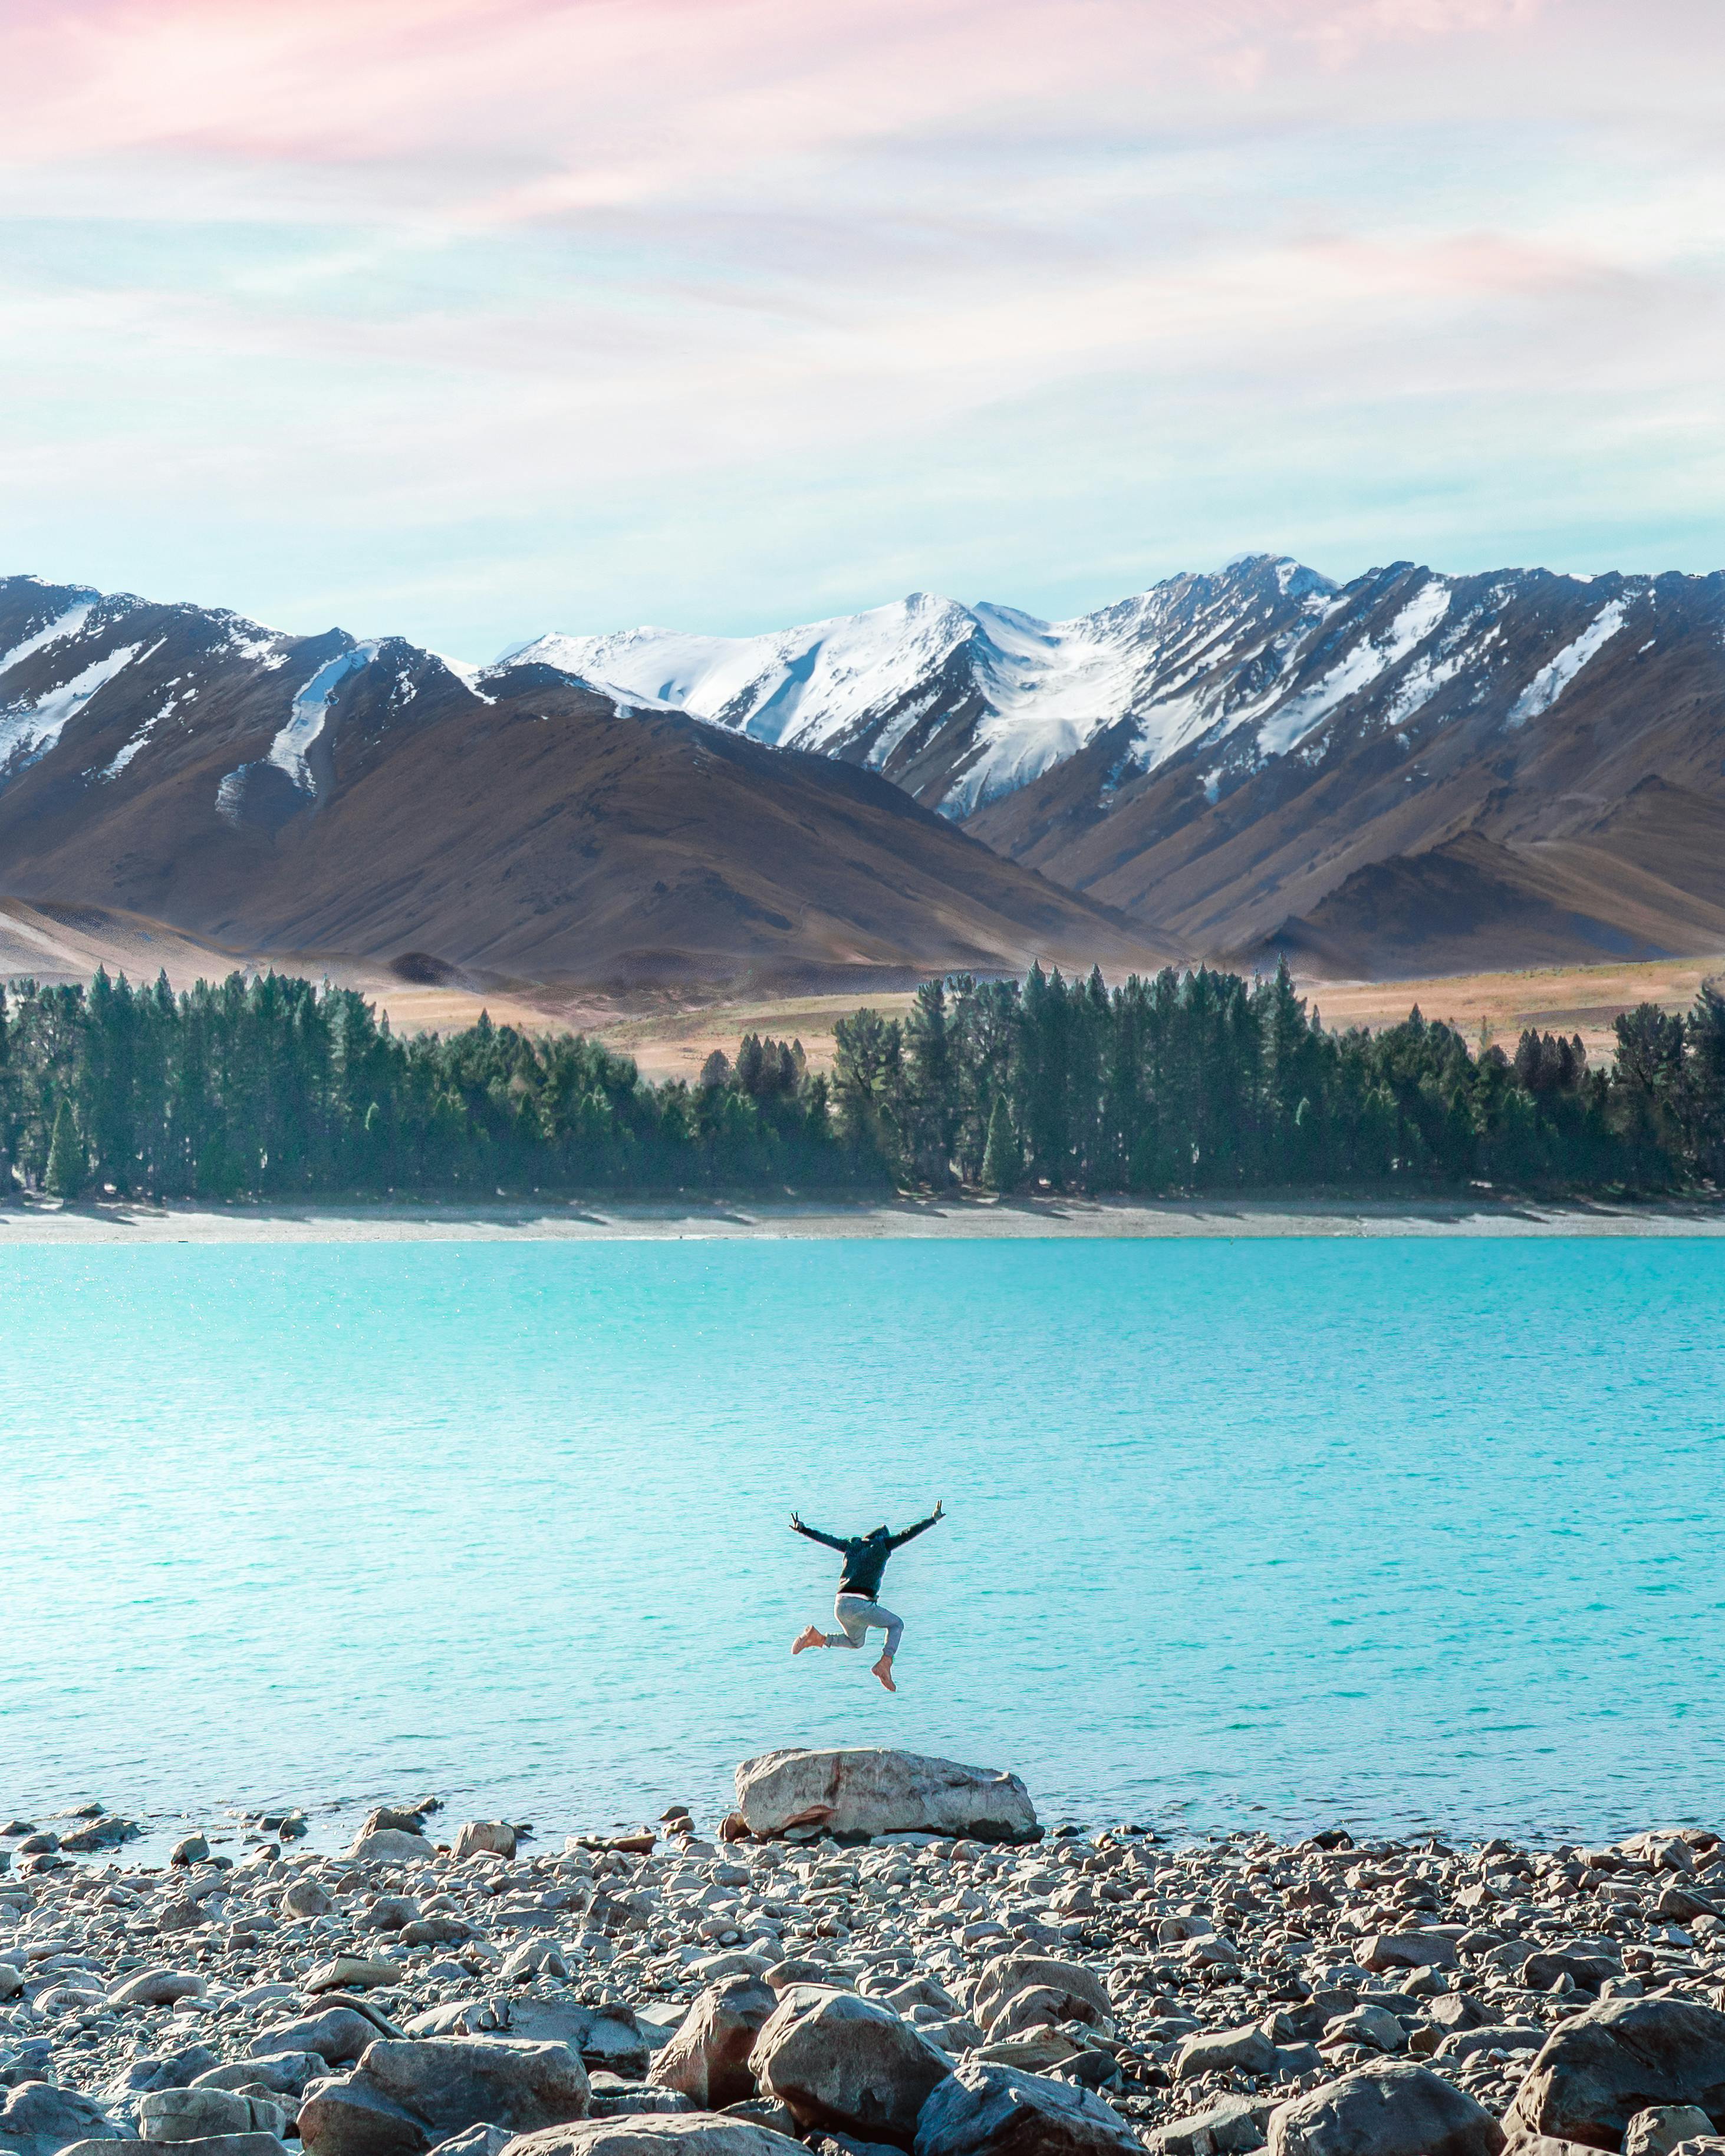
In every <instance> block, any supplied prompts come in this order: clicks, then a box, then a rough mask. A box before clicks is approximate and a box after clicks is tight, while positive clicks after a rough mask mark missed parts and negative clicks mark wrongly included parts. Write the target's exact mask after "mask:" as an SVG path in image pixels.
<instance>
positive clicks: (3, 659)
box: [0, 592, 100, 674]
mask: <svg viewBox="0 0 1725 2156" xmlns="http://www.w3.org/2000/svg"><path fill="white" fill-rule="evenodd" d="M99 599H100V593H95V592H92V593H90V598H89V600H88V601H87V602H81V603H80V604H79V605H77V606H74V607H68V608H67V609H66V611H65V612H64V613H63V614H61V615H60V616H59V618H58V619H56V620H54V621H50V622H49V624H47V626H46V627H45V628H43V629H38V630H36V632H35V633H34V634H33V635H31V636H27V637H26V638H25V639H23V643H22V644H13V647H12V649H11V650H10V651H0V674H6V673H9V672H10V671H11V670H12V669H13V667H14V666H18V665H22V664H23V661H24V660H26V659H28V658H29V657H31V655H32V654H33V653H35V652H38V651H45V650H46V649H47V648H48V646H49V644H64V642H65V641H66V639H68V638H69V637H73V636H76V635H77V634H78V633H79V631H80V629H82V628H83V627H84V624H85V622H87V621H88V620H89V619H90V615H91V614H92V613H94V612H95V608H96V605H97V603H98V602H99Z"/></svg>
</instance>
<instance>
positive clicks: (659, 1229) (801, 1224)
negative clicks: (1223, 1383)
mask: <svg viewBox="0 0 1725 2156" xmlns="http://www.w3.org/2000/svg"><path fill="white" fill-rule="evenodd" d="M1289 1235H1296V1236H1297V1235H1309V1236H1360V1237H1372V1236H1440V1237H1442V1236H1458V1235H1460V1236H1526V1235H1538V1236H1553V1235H1589V1236H1591V1235H1648V1236H1672V1235H1699V1236H1716V1235H1725V1202H1721V1201H1717V1200H1708V1199H1672V1200H1669V1201H1666V1202H1646V1203H1642V1204H1632V1203H1630V1202H1628V1201H1623V1202H1616V1203H1614V1202H1594V1203H1587V1202H1574V1203H1565V1202H1561V1201H1557V1200H1535V1199H1508V1198H1506V1199H1493V1198H1491V1197H1488V1196H1481V1197H1478V1198H1466V1199H1462V1198H1455V1199H1448V1198H1444V1199H1440V1198H1434V1199H1428V1200H1414V1201H1409V1200H1392V1199H1383V1200H1374V1201H1362V1200H1358V1199H1353V1200H1348V1199H1335V1198H1327V1197H1323V1196H1316V1197H1308V1198H1301V1197H1297V1196H1290V1197H1286V1198H1252V1199H1245V1198H1240V1199H1230V1198H1224V1197H1212V1198H1193V1199H1143V1200H1137V1199H1118V1198H1106V1197H1104V1198H1067V1197H1061V1198H1052V1197H1051V1198H1045V1199H1023V1198H1014V1199H988V1198H973V1197H968V1196H967V1197H958V1196H956V1195H954V1196H950V1197H943V1198H926V1199H917V1198H899V1199H876V1200H873V1201H858V1202H847V1201H846V1200H844V1199H812V1198H811V1199H784V1200H783V1201H782V1202H780V1203H778V1204H762V1203H759V1202H757V1201H752V1200H743V1199H738V1200H735V1201H732V1200H727V1199H722V1198H718V1199H709V1198H701V1199H653V1200H648V1199H638V1200H631V1201H614V1200H611V1199H596V1200H588V1199H541V1198H533V1199H496V1200H495V1201H494V1202H492V1203H490V1204H478V1203H447V1204H440V1203H436V1202H433V1201H426V1202H423V1203H422V1202H414V1201H412V1200H396V1201H392V1202H388V1203H382V1204H377V1203H371V1202H367V1201H365V1200H361V1199H355V1200H353V1201H352V1202H351V1203H348V1204H330V1203H318V1204H311V1203H308V1204H284V1203H274V1204H231V1205H203V1204H170V1205H154V1204H145V1203H141V1202H135V1201H132V1200H130V1199H115V1200H113V1201H111V1202H109V1203H106V1204H100V1203H98V1204H90V1203H89V1202H88V1201H80V1203H78V1204H69V1205H60V1204H55V1203H54V1201H53V1200H52V1199H48V1200H42V1201H37V1200H22V1201H15V1202H14V1203H13V1204H9V1205H5V1206H0V1249H3V1248H6V1247H8V1246H11V1247H14V1248H15V1247H18V1246H19V1245H44V1244H66V1243H388V1242H491V1241H504V1242H534V1241H550V1242H556V1241H570V1242H583V1241H593V1240H615V1241H634V1240H647V1241H658V1240H670V1241H675V1240H679V1239H682V1238H691V1239H696V1240H700V1239H708V1238H711V1239H714V1240H737V1239H740V1238H765V1239H769V1240H770V1239H791V1240H808V1241H811V1242H823V1241H835V1240H860V1241H880V1240H891V1239H894V1238H904V1239H907V1240H940V1239H952V1238H957V1239H963V1238H971V1237H976V1238H994V1237H999V1238H1024V1237H1050V1238H1052V1237H1079V1238H1090V1237H1101V1238H1109V1237H1128V1238H1130V1237H1147V1238H1168V1239H1177V1238H1183V1237H1214V1238H1230V1237H1262V1236H1289Z"/></svg>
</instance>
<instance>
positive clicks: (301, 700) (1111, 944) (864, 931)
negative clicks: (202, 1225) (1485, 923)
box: [0, 578, 1177, 987]
mask: <svg viewBox="0 0 1725 2156" xmlns="http://www.w3.org/2000/svg"><path fill="white" fill-rule="evenodd" d="M0 890H3V891H5V893H6V894H7V895H8V896H13V897H17V898H20V899H28V900H45V899H56V900H62V901H64V900H73V899H75V900H78V901H85V902H88V903H90V904H92V905H100V906H109V907H114V908H118V909H121V910H124V911H128V912H131V913H135V914H137V915H140V916H145V917H147V918H149V919H151V920H156V921H162V922H165V923H167V925H169V926H170V927H175V928H177V929H180V930H182V931H184V932H189V933H195V934H197V935H198V936H201V937H208V938H211V939H213V941H215V942H218V943H223V944H233V945H235V946H241V947H245V948H247V949H249V950H252V951H256V952H268V951H270V950H289V951H295V952H298V951H305V950H321V951H326V952H332V953H349V954H352V955H354V956H357V957H370V958H376V959H382V960H386V961H387V960H388V959H389V958H391V957H393V956H396V955H398V954H401V953H403V952H415V953H417V954H419V956H420V957H428V956H429V957H430V958H432V959H433V960H435V961H437V962H440V963H447V964H450V965H454V966H457V967H459V968H462V969H463V970H465V972H467V973H470V974H471V975H473V976H474V977H475V978H480V979H482V980H483V979H489V980H491V981H495V982H497V983H511V982H531V983H555V984H559V985H567V986H572V987H611V986H617V985H623V986H639V985H641V984H644V983H653V982H677V983H681V982H688V983H702V984H707V985H711V984H713V983H718V982H725V981H734V980H737V979H741V978H755V979H761V978H772V979H775V980H795V981H798V982H807V981H809V980H811V979H814V978H819V979H821V980H827V981H834V980H839V981H855V982H866V981H879V982H883V983H886V982H890V983H891V984H892V985H898V984H900V983H901V982H902V980H904V979H905V978H907V977H911V976H914V975H915V974H916V973H926V972H939V971H943V970H947V969H949V968H971V969H973V970H978V971H1000V972H1017V971H1019V970H1022V969H1023V968H1024V967H1025V966H1026V965H1028V964H1029V962H1030V961H1031V959H1032V958H1034V957H1042V958H1043V959H1044V960H1045V962H1060V963H1063V964H1068V965H1071V964H1080V963H1083V964H1087V963H1089V962H1091V961H1092V960H1095V959H1101V962H1104V963H1106V964H1107V965H1109V966H1111V968H1116V969H1117V970H1129V969H1131V968H1135V967H1136V968H1142V967H1145V966H1153V965H1155V964H1157V963H1159V962H1161V961H1162V960H1163V959H1164V958H1165V957H1168V956H1171V955H1175V953H1176V951H1177V947H1174V946H1172V945H1170V944H1169V943H1168V942H1167V941H1166V940H1165V939H1158V938H1156V937H1149V936H1147V935H1146V934H1145V933H1144V932H1142V931H1139V930H1136V929H1134V928H1133V927H1132V925H1131V924H1129V923H1127V922H1125V921H1122V919H1120V918H1119V917H1118V916H1115V915H1113V914H1112V913H1111V911H1110V910H1109V909H1108V908H1106V906H1102V905H1101V904H1099V903H1097V902H1096V901H1089V900H1085V899H1082V898H1078V897H1075V896H1073V895H1072V894H1070V893H1068V892H1065V891H1062V890H1060V887H1059V886H1058V885H1054V884H1051V883H1050V882H1049V881H1048V880H1046V879H1045V878H1044V877H1043V876H1042V875H1040V872H1037V871H1035V870H1024V869H1020V868H1019V867H1017V866H1016V865H1014V864H1013V863H1010V862H1008V861H1005V860H1002V859H1001V858H1000V857H999V855H995V854H994V853H993V851H992V850H990V849H989V848H988V846H987V845H986V844H983V842H981V841H978V839H974V838H973V837H971V836H970V835H968V834H966V833H964V832H963V831H961V830H959V829H957V828H956V827H954V826H953V825H952V824H950V823H948V822H947V821H945V820H944V819H941V818H938V817H937V816H935V815H934V814H932V813H931V812H930V811H928V810H927V809H925V808H921V807H920V806H919V805H918V804H917V803H915V802H914V801H913V800H911V798H910V797H909V796H908V795H907V794H906V793H903V792H902V791H901V789H899V788H895V787H893V786H892V785H891V784H890V783H888V782H886V780H884V779H881V778H878V777H876V776H875V774H873V773H869V772H865V771H862V770H858V769H854V768H851V767H847V766H844V765H840V764H837V763H834V762H830V761H829V760H827V759H824V758H819V757H804V756H801V755H796V754H785V753H783V752H778V751H774V750H771V749H768V748H765V747H762V746H760V745H759V744H758V743H756V742H749V741H747V740H742V739H740V738H738V737H736V736H735V735H732V734H728V733H726V732H725V731H722V730H721V729H718V728H714V727H711V726H705V725H703V724H702V723H701V722H700V721H696V720H694V719H691V718H689V717H687V716H685V715H683V714H682V713H680V712H674V711H654V712H650V713H642V714H639V715H632V714H629V713H627V712H625V711H619V708H618V707H617V706H616V705H615V704H614V702H612V701H609V700H608V699H606V698H604V697H603V696H598V695H596V694H595V693H593V691H591V690H587V689H585V688H584V687H582V686H580V685H575V684H572V683H571V682H570V681H569V680H567V679H566V678H565V677H564V676H563V675H561V674H558V673H556V672H554V671H552V670H550V669H547V668H545V667H542V666H539V665H535V664H532V663H531V662H527V663H515V664H511V665H504V666H502V667H501V668H494V669H491V670H488V672H487V675H486V678H485V681H484V682H483V683H480V682H478V681H469V680H465V679H464V678H463V675H462V673H461V672H460V671H459V670H457V669H455V668H454V667H452V666H451V665H449V663H448V662H446V661H444V660H442V659H441V658H439V657H438V656H437V655H436V654H433V653H429V652H427V651H424V650H423V649H420V648H419V647H418V646H415V645H413V644H408V642H406V641H405V640H404V639H399V638H387V637H386V638H375V639H363V640H362V639H357V638H354V637H352V636H351V635H349V634H347V632H346V631H345V630H340V629H334V630H331V631H329V632H327V633H326V634H323V635H321V636H316V637H304V638H295V637H291V636H288V635H285V634H283V633H282V632H280V631H275V630H267V629H263V628H261V627H260V626H259V624H254V623H249V622H247V621H245V620H244V619H242V618H241V617H239V616H236V615H232V614H228V613H223V612H219V611H213V610H206V609H200V608H193V607H184V606H160V605H157V604H155V603H151V602H149V601H146V600H142V599H139V598H136V596H135V595H133V594H129V593H121V594H115V595H109V596H104V595H102V594H100V593H92V592H90V590H89V588H86V587H83V586H50V585H46V584H44V583H41V582H40V581H39V580H37V579H23V578H13V579H8V580H4V581H0Z"/></svg>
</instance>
